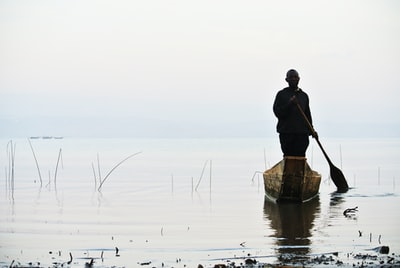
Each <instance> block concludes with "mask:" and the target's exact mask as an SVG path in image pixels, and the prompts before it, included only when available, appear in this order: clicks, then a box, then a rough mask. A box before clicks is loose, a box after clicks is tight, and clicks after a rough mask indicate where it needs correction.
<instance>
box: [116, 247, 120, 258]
mask: <svg viewBox="0 0 400 268" xmlns="http://www.w3.org/2000/svg"><path fill="white" fill-rule="evenodd" d="M119 256H120V255H119V249H118V248H117V247H115V257H119Z"/></svg>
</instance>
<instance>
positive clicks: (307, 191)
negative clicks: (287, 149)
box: [263, 156, 321, 202]
mask: <svg viewBox="0 0 400 268" xmlns="http://www.w3.org/2000/svg"><path fill="white" fill-rule="evenodd" d="M263 177H264V188H265V194H266V196H267V197H268V198H269V199H272V200H274V201H277V202H279V201H292V202H305V201H308V200H310V199H312V198H314V197H315V196H317V195H318V191H319V185H320V183H321V175H320V174H319V173H318V172H316V171H314V170H312V169H311V168H310V166H309V165H308V163H307V159H306V158H305V157H295V156H287V157H284V159H283V160H282V161H280V162H279V163H277V164H276V165H275V166H273V167H272V168H270V169H268V170H266V171H265V172H264V174H263Z"/></svg>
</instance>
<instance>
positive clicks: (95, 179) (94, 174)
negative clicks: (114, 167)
mask: <svg viewBox="0 0 400 268" xmlns="http://www.w3.org/2000/svg"><path fill="white" fill-rule="evenodd" d="M92 170H93V176H94V189H97V178H96V170H95V168H94V165H93V162H92Z"/></svg>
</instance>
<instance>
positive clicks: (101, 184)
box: [97, 152, 142, 191]
mask: <svg viewBox="0 0 400 268" xmlns="http://www.w3.org/2000/svg"><path fill="white" fill-rule="evenodd" d="M140 153H142V152H137V153H134V154H131V155H130V156H128V157H126V158H125V159H123V160H122V161H121V162H119V163H118V164H117V165H115V166H114V167H113V168H112V169H111V170H110V171H109V172H108V173H107V175H106V176H105V177H104V179H103V180H102V181H101V182H100V185H99V188H98V189H97V190H98V191H100V190H101V187H102V186H103V184H104V182H105V181H106V180H107V178H108V177H109V176H110V175H111V173H112V172H113V171H114V170H115V169H116V168H117V167H119V166H120V165H121V164H122V163H124V162H125V161H126V160H128V159H129V158H132V157H134V156H135V155H138V154H140Z"/></svg>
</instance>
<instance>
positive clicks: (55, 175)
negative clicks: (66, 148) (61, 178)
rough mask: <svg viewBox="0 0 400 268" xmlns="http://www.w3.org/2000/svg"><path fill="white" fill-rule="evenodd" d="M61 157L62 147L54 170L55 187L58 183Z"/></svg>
mask: <svg viewBox="0 0 400 268" xmlns="http://www.w3.org/2000/svg"><path fill="white" fill-rule="evenodd" d="M60 158H61V148H60V151H59V152H58V158H57V164H56V171H55V172H54V187H56V185H57V183H56V182H57V171H58V164H59V163H60Z"/></svg>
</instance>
